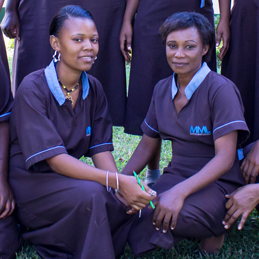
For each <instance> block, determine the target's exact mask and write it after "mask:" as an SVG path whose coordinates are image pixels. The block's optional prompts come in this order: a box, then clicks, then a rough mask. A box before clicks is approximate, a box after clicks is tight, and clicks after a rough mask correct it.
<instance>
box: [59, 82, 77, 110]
mask: <svg viewBox="0 0 259 259" xmlns="http://www.w3.org/2000/svg"><path fill="white" fill-rule="evenodd" d="M58 82H59V84H60V86H61V87H62V88H63V89H65V91H66V92H67V94H66V95H65V98H66V99H67V100H70V101H71V102H72V105H73V103H74V102H73V99H72V96H71V95H70V93H71V92H74V91H75V90H76V89H77V88H78V87H79V82H78V83H77V84H76V86H75V87H74V88H72V89H71V90H68V89H67V88H66V86H64V85H63V84H62V83H61V81H60V80H59V79H58Z"/></svg>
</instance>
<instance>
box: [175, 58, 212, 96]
mask: <svg viewBox="0 0 259 259" xmlns="http://www.w3.org/2000/svg"><path fill="white" fill-rule="evenodd" d="M210 71H211V70H210V68H209V67H208V65H207V63H206V62H204V63H203V64H202V66H201V68H200V69H199V70H198V72H197V73H196V74H195V75H194V77H193V78H192V80H191V81H190V82H189V84H188V85H187V86H186V88H185V89H184V93H185V95H186V97H187V99H188V100H190V99H191V97H192V95H193V93H194V92H195V90H196V89H197V88H198V87H199V86H200V84H201V83H202V82H203V80H204V79H205V77H206V76H207V75H208V73H209V72H210ZM171 92H172V99H174V97H175V95H176V94H177V92H178V87H177V86H176V82H175V73H174V74H173V77H172V90H171Z"/></svg>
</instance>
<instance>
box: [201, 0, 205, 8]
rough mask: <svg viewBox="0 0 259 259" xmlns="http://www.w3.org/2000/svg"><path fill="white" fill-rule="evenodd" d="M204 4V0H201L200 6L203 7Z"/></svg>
mask: <svg viewBox="0 0 259 259" xmlns="http://www.w3.org/2000/svg"><path fill="white" fill-rule="evenodd" d="M204 6H205V0H201V5H200V8H203V7H204Z"/></svg>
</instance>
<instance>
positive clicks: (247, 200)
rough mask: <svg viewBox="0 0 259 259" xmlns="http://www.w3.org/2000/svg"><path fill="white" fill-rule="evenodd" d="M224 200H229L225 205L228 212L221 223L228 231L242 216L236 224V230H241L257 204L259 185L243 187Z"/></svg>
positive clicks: (258, 200) (258, 201)
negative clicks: (239, 218)
mask: <svg viewBox="0 0 259 259" xmlns="http://www.w3.org/2000/svg"><path fill="white" fill-rule="evenodd" d="M226 198H228V199H229V200H228V202H227V203H226V208H227V209H228V212H227V214H226V216H225V218H224V220H223V222H222V223H223V225H224V227H225V228H226V229H228V228H230V226H231V225H232V224H233V223H234V222H235V221H236V220H237V219H238V217H239V216H240V215H241V214H242V218H241V221H240V223H239V224H238V230H241V229H242V228H243V226H244V224H245V222H246V219H247V217H248V215H249V214H250V213H251V211H252V210H253V209H254V208H255V207H256V206H257V204H258V203H259V185H258V184H249V185H246V186H243V187H241V188H239V189H237V190H236V191H235V192H233V193H232V194H228V195H226Z"/></svg>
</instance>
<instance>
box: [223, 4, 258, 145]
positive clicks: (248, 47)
mask: <svg viewBox="0 0 259 259" xmlns="http://www.w3.org/2000/svg"><path fill="white" fill-rule="evenodd" d="M230 29H231V30H230V31H231V40H230V47H229V50H228V52H227V54H226V56H225V57H224V59H223V62H222V69H221V73H222V75H224V76H226V77H227V78H229V79H230V80H231V81H233V82H234V83H235V84H236V86H237V87H238V89H239V91H240V94H241V97H242V100H243V103H244V107H245V119H246V121H247V125H248V127H249V129H250V131H251V135H250V138H249V139H248V141H247V142H246V144H249V143H251V142H253V141H256V140H258V139H259V131H258V128H259V105H258V100H259V1H258V0H235V4H234V6H233V9H232V13H231V19H230Z"/></svg>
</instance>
